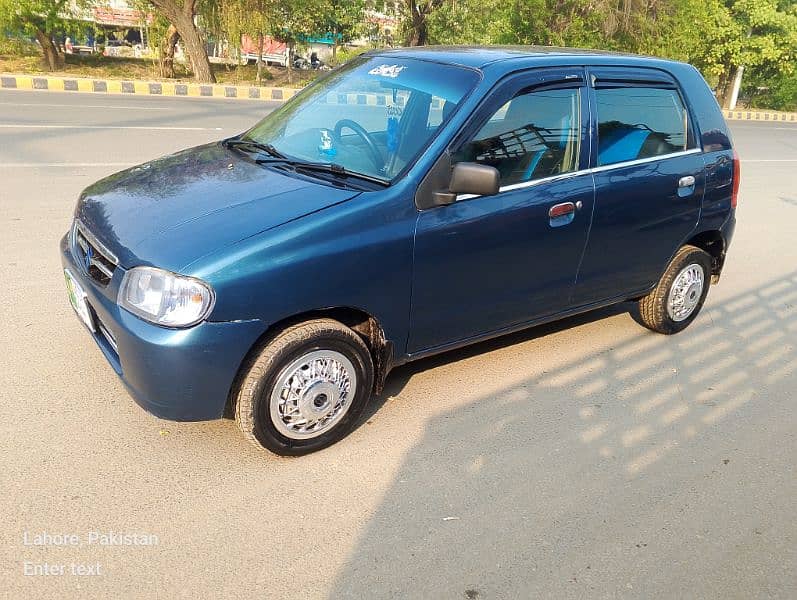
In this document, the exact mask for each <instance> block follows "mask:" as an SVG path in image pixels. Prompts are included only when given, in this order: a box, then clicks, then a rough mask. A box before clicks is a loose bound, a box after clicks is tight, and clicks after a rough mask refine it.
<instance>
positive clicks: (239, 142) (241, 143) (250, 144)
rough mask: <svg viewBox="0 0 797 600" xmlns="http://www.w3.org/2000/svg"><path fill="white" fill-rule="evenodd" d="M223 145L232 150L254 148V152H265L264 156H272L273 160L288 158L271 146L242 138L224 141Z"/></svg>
mask: <svg viewBox="0 0 797 600" xmlns="http://www.w3.org/2000/svg"><path fill="white" fill-rule="evenodd" d="M224 143H225V144H226V145H227V146H228V147H232V148H239V147H245V148H254V149H256V150H260V151H261V152H265V153H266V154H268V155H269V156H273V157H274V158H281V159H287V158H288V157H287V156H285V155H284V154H283V153H282V152H280V151H279V150H277V149H276V148H275V147H274V146H272V145H271V144H261V143H260V142H256V141H255V140H245V139H242V138H235V139H231V140H226V141H225V142H224Z"/></svg>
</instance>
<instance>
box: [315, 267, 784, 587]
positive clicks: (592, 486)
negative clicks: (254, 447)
mask: <svg viewBox="0 0 797 600" xmlns="http://www.w3.org/2000/svg"><path fill="white" fill-rule="evenodd" d="M626 308H627V305H626V306H625V307H623V306H621V307H616V308H612V309H607V310H606V311H602V313H600V314H594V313H593V314H592V315H586V316H583V317H578V318H576V319H568V320H567V321H565V322H562V323H559V324H554V325H549V326H546V327H543V328H537V329H535V330H532V331H530V332H526V333H520V334H515V335H513V336H508V337H505V338H501V339H499V340H494V341H491V342H487V343H485V344H479V345H477V346H474V347H472V348H468V349H464V350H460V351H457V352H453V353H448V354H445V355H442V356H440V357H436V358H432V359H429V360H425V361H422V362H420V363H418V364H415V365H409V366H406V367H403V368H401V369H400V370H399V371H398V372H396V373H395V374H394V376H392V377H391V378H390V379H389V381H388V386H387V389H386V393H385V395H384V396H383V399H384V398H387V397H390V396H395V395H397V394H398V393H399V392H401V390H402V389H403V388H404V385H405V383H406V382H407V380H408V379H409V378H411V377H413V376H414V375H416V374H417V373H419V372H420V371H422V370H425V369H429V368H432V367H435V366H441V365H446V364H448V363H450V362H453V361H459V360H468V359H469V358H470V357H471V356H473V355H476V354H479V353H484V352H489V351H491V350H497V351H498V352H502V351H503V350H504V349H506V348H509V347H511V346H513V345H514V344H519V343H521V342H524V341H528V340H533V339H535V338H538V337H541V336H544V335H547V334H550V333H554V332H558V331H560V330H562V329H564V328H567V327H574V326H578V325H580V324H584V323H586V324H587V325H588V326H589V323H590V322H593V321H594V320H595V318H596V316H597V317H599V318H600V317H601V316H609V315H613V314H617V313H619V312H622V311H623V310H624V309H626ZM796 316H797V272H792V273H790V274H789V275H787V276H786V277H783V278H780V279H777V280H775V281H772V282H770V283H768V284H766V285H764V286H761V287H758V288H756V289H754V290H751V291H748V292H745V293H742V294H739V295H737V296H735V297H732V298H730V299H728V300H726V301H723V302H721V303H719V304H712V303H711V302H710V301H709V303H708V304H707V306H706V308H705V309H704V313H703V314H702V315H701V316H700V317H699V318H698V319H697V320H696V321H695V323H694V324H693V325H692V326H691V327H690V328H689V329H688V330H687V331H686V332H684V333H683V334H681V335H677V336H670V337H668V336H660V335H656V334H652V333H648V332H641V333H640V334H639V335H637V336H633V337H631V338H626V339H625V340H621V341H620V342H619V343H617V344H612V345H611V347H608V346H607V347H601V348H589V341H588V340H582V341H583V343H582V344H581V347H579V348H574V349H573V353H572V357H571V358H568V359H566V360H564V362H560V363H559V364H556V365H555V366H554V367H553V368H551V369H550V370H548V371H547V372H545V371H543V370H538V373H537V374H536V375H534V376H532V377H525V378H524V377H523V376H522V373H523V370H522V369H519V370H518V372H517V373H516V374H515V376H509V377H506V380H507V381H506V382H505V383H504V382H501V383H499V384H496V382H495V379H494V377H495V374H491V373H489V372H485V373H484V374H483V377H484V388H485V389H488V390H490V391H489V392H484V391H483V390H480V389H472V388H471V386H469V385H467V384H465V385H463V384H462V383H461V382H453V381H452V382H451V386H450V393H451V394H452V395H455V394H460V395H463V397H465V398H467V400H466V401H465V402H462V403H460V406H459V407H457V408H456V409H455V410H446V411H443V412H440V411H437V412H436V411H435V410H434V407H433V406H430V405H429V404H428V403H427V404H424V403H423V402H421V401H420V400H419V399H417V398H416V399H414V401H415V403H416V405H417V410H428V411H429V413H430V415H434V416H431V417H430V418H429V420H428V422H427V424H426V427H425V430H424V433H423V435H422V438H421V439H420V441H419V442H418V443H417V444H416V445H415V446H414V447H413V448H412V449H411V450H410V451H409V453H408V454H407V456H406V458H405V460H404V462H403V464H402V466H401V467H400V468H399V469H398V471H397V473H396V475H395V478H394V479H393V483H392V485H391V487H390V488H389V489H388V490H387V491H386V494H385V496H384V499H383V500H382V502H381V504H380V506H379V508H378V509H377V510H376V511H375V512H374V514H373V516H372V518H371V519H370V522H369V523H368V524H367V525H366V527H365V529H364V531H363V532H362V533H361V535H360V538H359V540H358V542H357V544H356V546H355V549H354V551H353V552H352V554H351V555H350V556H349V558H348V560H347V561H346V565H347V566H346V568H345V569H344V570H343V572H341V573H340V574H339V577H338V579H337V581H336V582H335V584H334V586H333V587H332V590H331V592H330V594H329V597H330V598H385V597H400V598H408V597H409V598H462V597H468V598H476V597H479V598H487V597H491V598H522V597H525V598H532V597H565V596H567V597H579V596H581V597H583V596H588V595H601V596H603V595H610V596H616V595H628V596H634V595H638V594H639V595H644V594H645V591H644V590H645V585H648V586H655V585H656V582H661V581H662V580H664V579H666V578H667V577H670V578H673V573H683V574H684V577H683V585H684V586H686V587H684V589H683V590H681V591H682V592H683V593H684V594H686V595H687V596H688V595H689V588H688V586H690V585H693V586H698V588H697V589H700V587H699V586H704V587H703V588H702V589H703V592H701V593H707V592H710V590H712V589H714V588H712V587H711V585H713V582H714V579H712V578H716V577H719V574H713V573H705V572H704V569H709V570H710V569H711V564H709V565H706V564H701V563H702V562H705V561H709V560H710V557H708V558H707V557H706V556H705V553H709V554H711V553H712V552H714V550H715V546H714V545H712V544H711V543H709V542H703V541H701V540H703V539H704V538H706V539H710V531H711V530H712V529H713V530H722V531H726V530H727V529H728V527H727V522H728V520H733V519H736V520H738V521H739V522H740V523H752V522H756V523H759V525H760V522H759V521H756V519H762V520H764V521H766V519H767V518H772V519H774V518H775V517H774V516H772V515H769V516H767V514H766V513H760V512H759V511H756V510H754V509H753V508H751V506H756V505H757V502H761V503H764V502H765V499H766V498H767V497H768V495H769V494H776V493H777V492H776V491H775V488H776V487H777V483H776V482H772V481H767V480H762V481H757V482H756V481H752V480H749V479H748V480H739V481H735V480H730V479H727V478H723V475H722V473H723V471H722V470H723V469H729V468H731V467H729V466H728V465H729V463H730V461H731V460H732V459H735V456H734V451H735V450H736V449H738V447H739V446H740V445H743V444H744V443H745V440H746V437H747V435H746V434H748V431H749V430H760V429H761V428H763V427H767V426H772V425H771V424H772V423H773V422H774V423H776V424H777V423H778V422H779V419H777V418H774V419H773V415H775V414H776V413H775V412H774V411H778V410H783V408H782V407H788V406H789V404H788V396H789V395H791V397H792V398H793V390H794V386H795V384H797V352H796V351H795V339H797V318H795V317H796ZM566 335H569V334H566ZM574 336H576V337H577V334H576V333H574ZM516 360H518V359H517V358H516ZM529 360H536V361H546V360H547V357H545V356H537V357H529ZM443 375H445V374H443ZM784 395H786V397H783V396H784ZM764 399H766V403H764V402H763V400H764ZM383 401H384V400H383ZM391 401H394V400H391ZM395 401H397V402H399V401H401V400H395ZM373 410H378V406H377V407H375V408H374V409H373ZM787 414H788V413H787ZM780 426H781V427H785V428H786V430H787V431H788V428H789V427H792V431H793V426H790V425H789V424H788V419H785V420H782V421H781V425H780ZM776 427H778V425H776ZM775 434H776V432H775V431H773V435H775ZM778 442H779V440H778V439H773V440H772V443H773V445H777V444H778ZM751 443H752V442H751ZM748 471H752V472H753V473H755V472H756V469H755V468H752V469H750V468H749V466H748ZM762 473H763V471H762ZM762 477H763V475H762ZM740 486H741V489H743V490H744V494H745V495H741V494H740V493H739V492H740ZM747 486H750V487H747ZM703 487H706V488H708V489H709V490H716V491H717V493H718V494H719V495H722V496H724V497H722V498H716V499H709V500H707V499H706V498H704V497H701V496H700V494H701V493H703V492H701V491H699V490H701V489H702V488H703ZM715 501H716V509H715V510H713V511H712V510H711V508H710V507H711V505H712V504H711V503H712V502H715ZM706 502H708V504H706ZM702 510H708V512H709V513H710V514H711V516H710V517H708V518H706V520H705V522H704V523H703V524H702V525H703V526H704V527H705V531H704V529H703V527H701V528H698V530H697V531H695V530H694V523H693V522H691V523H690V521H689V519H690V518H691V519H694V518H696V517H694V516H693V512H694V511H702ZM734 510H738V511H739V512H738V513H734ZM748 512H749V514H748ZM741 513H744V514H741ZM699 514H700V515H703V513H702V512H699ZM682 518H683V520H681V519H682ZM699 518H704V517H699ZM754 529H755V527H753V526H752V525H751V526H750V530H749V531H747V530H745V529H744V527H742V528H741V530H740V531H739V532H738V536H739V539H738V540H736V541H735V545H732V547H734V548H743V549H744V548H747V547H750V548H755V546H754V544H756V543H760V540H761V539H762V538H761V537H760V536H758V537H756V536H755V535H753V530H754ZM758 533H761V532H760V531H758ZM643 534H644V536H645V537H644V539H641V537H640V536H642V535H643ZM775 534H777V532H775ZM634 536H636V537H634ZM695 536H697V537H695ZM637 538H640V539H637ZM737 542H738V543H737ZM657 545H658V546H657ZM657 547H658V550H657V549H656V548H657ZM665 548H669V550H666V551H665V550H664V549H665ZM716 550H717V551H718V552H720V551H722V552H724V551H725V549H724V548H721V549H716ZM738 551H742V550H738ZM657 552H659V554H658V555H657V554H656V553H657ZM673 553H674V554H675V555H676V556H678V555H679V553H682V554H683V556H682V562H681V563H679V564H678V565H674V566H672V565H667V564H661V555H667V556H670V555H671V554H673ZM767 555H768V554H767V552H759V553H757V554H756V553H754V554H753V556H754V558H753V559H751V560H752V562H753V566H754V567H756V568H758V564H757V563H755V561H756V560H763V561H766V558H765V557H766V556H767ZM762 557H764V558H762ZM716 560H717V561H718V563H719V564H723V563H722V561H721V560H720V559H719V558H717V559H716ZM723 560H724V559H723ZM573 564H576V565H578V568H575V569H574V567H573ZM725 566H726V567H727V566H728V565H727V564H726V565H725ZM671 567H672V568H671ZM751 568H752V567H751ZM731 572H733V570H732V569H731ZM759 577H760V576H759ZM728 581H731V582H732V577H731V578H730V579H729V580H728ZM662 585H664V584H662ZM757 585H760V586H762V587H760V588H758V589H759V593H764V594H766V591H765V590H766V589H768V588H767V586H770V585H777V583H774V582H767V581H764V580H762V581H759V582H758V584H757ZM649 589H651V590H655V589H657V588H655V587H650V588H649ZM692 589H693V591H694V590H695V589H696V588H692ZM775 589H777V588H775ZM668 593H669V592H668ZM673 593H674V595H678V593H679V592H678V590H677V589H676V590H674V591H673ZM701 593H697V596H700V595H701ZM740 593H744V592H741V590H740ZM709 595H710V594H709Z"/></svg>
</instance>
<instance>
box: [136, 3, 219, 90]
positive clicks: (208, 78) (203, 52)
mask: <svg viewBox="0 0 797 600" xmlns="http://www.w3.org/2000/svg"><path fill="white" fill-rule="evenodd" d="M150 1H151V2H152V4H153V5H154V6H155V8H157V9H158V10H159V11H160V12H161V14H163V16H164V17H166V19H168V21H169V23H171V24H172V25H174V27H175V28H176V29H177V33H178V34H179V35H180V39H181V40H182V41H183V44H184V45H185V52H186V54H188V58H189V60H190V61H191V70H192V71H193V72H194V79H196V80H197V81H199V82H201V83H216V78H215V77H213V71H212V70H211V68H210V60H208V51H207V48H205V44H204V42H203V41H202V36H201V35H199V30H197V28H196V25H195V24H194V14H195V13H196V4H197V0H183V2H182V3H179V2H178V1H177V0H150Z"/></svg>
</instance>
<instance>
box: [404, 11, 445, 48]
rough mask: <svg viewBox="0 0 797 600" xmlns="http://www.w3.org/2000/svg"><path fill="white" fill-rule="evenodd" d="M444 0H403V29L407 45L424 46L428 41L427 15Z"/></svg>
mask: <svg viewBox="0 0 797 600" xmlns="http://www.w3.org/2000/svg"><path fill="white" fill-rule="evenodd" d="M444 2H445V0H405V3H404V5H403V12H404V14H405V22H404V29H405V31H406V36H405V38H406V43H407V46H425V45H426V44H427V43H429V17H430V15H431V14H432V13H434V12H435V11H436V10H437V9H439V8H440V7H441V6H442V5H443V3H444Z"/></svg>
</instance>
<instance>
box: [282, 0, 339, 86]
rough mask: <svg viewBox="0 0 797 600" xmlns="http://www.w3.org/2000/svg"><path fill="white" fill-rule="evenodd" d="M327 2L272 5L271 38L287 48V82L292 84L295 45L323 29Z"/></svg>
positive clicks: (291, 0) (295, 0)
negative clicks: (292, 61) (282, 43)
mask: <svg viewBox="0 0 797 600" xmlns="http://www.w3.org/2000/svg"><path fill="white" fill-rule="evenodd" d="M327 6H328V5H327V2H325V1H322V2H318V1H316V0H278V1H277V2H275V3H274V21H273V25H272V29H271V32H270V33H271V37H273V38H274V39H276V40H279V41H281V42H284V43H285V44H287V46H288V55H289V59H288V61H287V65H286V66H287V68H288V82H289V83H292V82H293V76H292V65H291V59H292V56H293V51H294V48H296V44H297V43H299V42H301V41H302V40H303V39H304V37H305V36H306V35H308V34H310V33H314V32H318V31H319V30H321V29H323V28H324V21H325V11H326V9H327Z"/></svg>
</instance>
